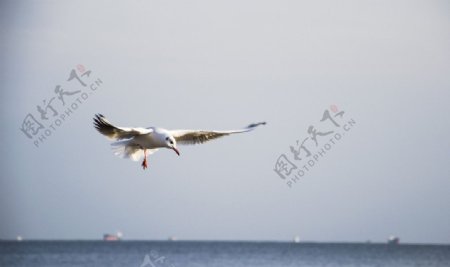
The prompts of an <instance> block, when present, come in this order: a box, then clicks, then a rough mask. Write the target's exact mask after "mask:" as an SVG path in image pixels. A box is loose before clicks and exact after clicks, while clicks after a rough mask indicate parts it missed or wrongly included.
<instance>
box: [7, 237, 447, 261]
mask: <svg viewBox="0 0 450 267" xmlns="http://www.w3.org/2000/svg"><path fill="white" fill-rule="evenodd" d="M0 266H2V267H3V266H5V267H6V266H58V267H66V266H105V267H106V266H108V267H111V266H136V267H143V266H148V267H156V266H158V267H159V266H161V267H162V266H167V267H173V266H180V267H181V266H211V267H215V266H224V267H225V266H227V267H229V266H258V267H261V266H327V267H331V266H380V267H381V266H427V267H433V266H450V246H449V245H386V244H347V243H336V244H335V243H298V244H294V243H278V242H188V241H177V242H169V241H120V242H103V241H27V242H13V241H3V242H0Z"/></svg>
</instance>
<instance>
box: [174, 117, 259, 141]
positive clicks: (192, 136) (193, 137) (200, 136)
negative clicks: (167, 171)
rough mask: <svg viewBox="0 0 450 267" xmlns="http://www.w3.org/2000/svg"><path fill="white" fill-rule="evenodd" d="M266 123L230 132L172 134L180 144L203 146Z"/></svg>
mask: <svg viewBox="0 0 450 267" xmlns="http://www.w3.org/2000/svg"><path fill="white" fill-rule="evenodd" d="M265 124H266V123H265V122H259V123H252V124H250V125H249V126H247V127H245V128H244V129H240V130H230V131H204V130H172V131H169V132H170V134H171V135H172V136H173V137H174V138H175V140H176V141H177V143H178V144H182V145H196V144H203V143H205V142H208V141H210V140H213V139H217V138H219V137H222V136H226V135H230V134H235V133H245V132H249V131H252V130H253V129H255V128H256V127H258V126H259V125H265Z"/></svg>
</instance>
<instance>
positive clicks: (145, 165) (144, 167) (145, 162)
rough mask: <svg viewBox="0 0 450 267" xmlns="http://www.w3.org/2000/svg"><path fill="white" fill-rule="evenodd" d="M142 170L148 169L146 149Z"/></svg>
mask: <svg viewBox="0 0 450 267" xmlns="http://www.w3.org/2000/svg"><path fill="white" fill-rule="evenodd" d="M142 169H144V170H145V169H147V149H144V161H143V162H142Z"/></svg>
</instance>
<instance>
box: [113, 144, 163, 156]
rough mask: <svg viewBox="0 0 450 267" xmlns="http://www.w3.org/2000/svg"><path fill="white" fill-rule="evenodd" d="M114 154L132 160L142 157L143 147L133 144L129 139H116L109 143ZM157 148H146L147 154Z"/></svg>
mask: <svg viewBox="0 0 450 267" xmlns="http://www.w3.org/2000/svg"><path fill="white" fill-rule="evenodd" d="M111 147H112V150H113V152H114V155H116V156H119V157H121V158H125V159H131V160H133V161H139V160H142V159H144V149H142V148H141V147H140V146H139V145H136V144H134V143H133V142H132V141H131V140H122V141H117V142H114V143H112V144H111ZM157 150H158V149H147V156H148V155H150V154H153V153H155V152H156V151H157Z"/></svg>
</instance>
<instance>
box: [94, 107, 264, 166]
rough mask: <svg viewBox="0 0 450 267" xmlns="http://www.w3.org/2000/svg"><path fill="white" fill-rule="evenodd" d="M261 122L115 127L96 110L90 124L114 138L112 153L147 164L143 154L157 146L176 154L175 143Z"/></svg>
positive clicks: (209, 137) (197, 140) (201, 139)
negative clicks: (226, 126)
mask: <svg viewBox="0 0 450 267" xmlns="http://www.w3.org/2000/svg"><path fill="white" fill-rule="evenodd" d="M265 124H266V123H265V122H259V123H253V124H250V125H248V126H247V127H246V128H244V129H240V130H229V131H205V130H166V129H163V128H157V127H148V128H142V127H135V128H130V127H117V126H114V125H113V124H111V123H110V122H109V121H108V120H107V119H106V118H105V117H104V116H103V115H101V114H96V115H95V118H94V127H95V128H96V129H97V130H98V131H99V132H100V133H101V134H103V135H104V136H106V137H108V138H109V139H111V140H114V141H115V142H113V143H112V144H111V146H112V147H113V150H114V154H115V155H117V156H121V157H123V158H130V159H132V160H134V161H138V160H140V159H142V157H143V158H144V160H143V161H142V168H143V169H144V170H145V169H146V168H147V166H148V165H147V155H150V154H153V153H154V152H156V151H157V150H158V149H159V148H168V149H172V150H173V151H175V153H177V155H178V156H179V155H180V151H179V150H178V148H177V143H178V144H182V145H195V144H203V143H204V142H207V141H210V140H213V139H216V138H219V137H222V136H225V135H230V134H235V133H244V132H249V131H252V130H253V129H255V128H256V127H257V126H259V125H265Z"/></svg>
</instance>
